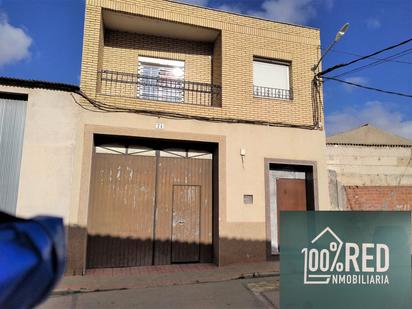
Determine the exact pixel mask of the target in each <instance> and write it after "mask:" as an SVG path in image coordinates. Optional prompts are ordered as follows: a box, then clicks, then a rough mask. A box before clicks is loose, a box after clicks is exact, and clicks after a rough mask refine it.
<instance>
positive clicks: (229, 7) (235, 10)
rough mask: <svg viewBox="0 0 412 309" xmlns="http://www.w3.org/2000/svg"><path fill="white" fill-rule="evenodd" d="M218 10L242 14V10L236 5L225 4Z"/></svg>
mask: <svg viewBox="0 0 412 309" xmlns="http://www.w3.org/2000/svg"><path fill="white" fill-rule="evenodd" d="M218 9H219V10H222V11H225V12H233V13H239V14H241V13H242V9H241V8H240V7H238V6H236V5H230V4H223V5H221V6H219V7H218Z"/></svg>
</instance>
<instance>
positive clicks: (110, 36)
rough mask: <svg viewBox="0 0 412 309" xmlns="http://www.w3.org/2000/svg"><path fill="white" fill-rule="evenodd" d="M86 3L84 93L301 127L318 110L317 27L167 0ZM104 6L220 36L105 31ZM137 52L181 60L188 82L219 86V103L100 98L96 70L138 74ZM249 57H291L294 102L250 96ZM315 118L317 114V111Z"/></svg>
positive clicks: (152, 106) (189, 112) (112, 101)
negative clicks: (199, 38) (209, 39)
mask: <svg viewBox="0 0 412 309" xmlns="http://www.w3.org/2000/svg"><path fill="white" fill-rule="evenodd" d="M86 3H87V5H86V17H85V33H84V49H83V63H82V77H81V88H82V89H83V91H84V92H85V93H86V94H87V95H89V96H90V97H92V98H94V99H96V100H98V101H101V102H104V103H107V104H111V105H118V106H124V107H129V108H139V109H148V110H154V111H165V112H175V113H176V112H179V113H184V114H186V115H192V116H203V117H204V116H206V117H213V118H233V119H242V120H251V121H264V122H272V123H273V122H274V123H285V124H290V125H305V126H310V125H312V124H313V114H314V110H315V109H316V108H315V107H314V106H313V101H312V93H311V81H312V78H313V73H312V72H311V70H310V68H311V66H312V65H313V64H315V63H316V62H317V61H318V58H319V46H320V34H319V31H318V30H317V29H311V28H306V27H301V26H294V25H289V24H284V23H276V22H271V21H266V20H262V19H257V18H251V17H245V16H240V15H236V14H229V13H225V12H219V11H215V10H211V9H204V8H198V7H194V6H190V5H184V4H177V3H174V2H171V1H165V0H154V1H144V0H134V1H131V0H123V1H112V0H87V1H86ZM102 10H113V11H116V12H120V13H125V14H128V15H129V16H130V14H136V15H140V16H147V17H150V18H155V19H161V20H165V21H172V22H178V23H184V24H187V25H192V26H196V27H207V28H212V29H215V30H217V31H219V32H220V33H221V34H220V36H219V37H218V38H217V40H216V41H215V42H214V43H211V44H209V43H199V42H185V41H182V40H176V39H170V38H160V37H149V36H146V35H142V34H131V33H120V32H116V31H111V30H108V29H105V28H104V26H103V25H102ZM102 32H104V33H102ZM138 55H147V56H156V57H164V58H170V59H176V60H185V61H187V62H188V65H187V66H186V68H187V75H186V79H187V80H192V81H200V82H210V81H211V80H212V81H213V82H214V83H215V84H217V85H221V86H222V98H221V101H222V102H221V107H220V106H219V107H208V106H194V105H189V104H186V105H183V104H167V103H164V102H160V103H159V102H154V101H143V100H139V99H138V98H126V97H120V96H104V95H101V94H99V93H98V91H96V90H99V86H100V85H99V82H98V75H97V72H98V71H99V70H101V69H111V70H116V71H120V72H136V66H137V57H138ZM254 56H259V57H267V58H273V59H278V60H285V61H290V62H291V85H292V89H293V96H294V97H293V100H278V99H266V98H256V97H254V96H253V57H254ZM212 58H213V59H212ZM130 96H132V95H130ZM320 116H321V118H322V112H321V115H320Z"/></svg>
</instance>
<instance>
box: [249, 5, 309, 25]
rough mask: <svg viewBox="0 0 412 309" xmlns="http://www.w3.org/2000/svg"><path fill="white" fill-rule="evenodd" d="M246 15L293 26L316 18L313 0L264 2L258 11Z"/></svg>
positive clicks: (251, 11)
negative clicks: (292, 24)
mask: <svg viewBox="0 0 412 309" xmlns="http://www.w3.org/2000/svg"><path fill="white" fill-rule="evenodd" d="M247 14H250V15H254V16H258V17H263V18H267V19H273V20H276V21H283V22H289V23H295V24H305V23H307V22H308V21H309V20H310V19H312V18H313V17H315V16H316V9H315V7H314V6H313V0H265V1H264V2H263V3H262V5H261V8H260V9H259V10H250V11H248V12H247Z"/></svg>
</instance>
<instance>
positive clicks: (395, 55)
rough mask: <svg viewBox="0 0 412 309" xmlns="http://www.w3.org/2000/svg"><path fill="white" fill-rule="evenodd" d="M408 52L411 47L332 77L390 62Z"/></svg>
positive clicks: (411, 51)
mask: <svg viewBox="0 0 412 309" xmlns="http://www.w3.org/2000/svg"><path fill="white" fill-rule="evenodd" d="M410 53H412V48H409V49H406V50H404V51H401V52H399V53H396V54H394V55H391V56H389V57H386V58H383V59H380V60H377V61H374V62H371V63H368V64H366V65H363V66H360V67H357V68H354V69H352V70H350V71H346V72H343V73H341V74H339V75H336V76H333V77H334V78H339V77H342V76H344V75H347V74H350V73H355V72H359V71H363V70H365V69H368V68H371V67H374V66H377V65H379V64H382V63H387V62H390V60H391V59H397V58H400V57H403V56H406V55H408V54H410Z"/></svg>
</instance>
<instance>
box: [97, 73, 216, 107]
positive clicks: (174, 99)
mask: <svg viewBox="0 0 412 309" xmlns="http://www.w3.org/2000/svg"><path fill="white" fill-rule="evenodd" d="M98 80H99V84H100V87H99V88H100V94H102V95H109V96H120V97H129V98H137V99H140V100H151V101H161V102H166V103H177V104H191V105H202V106H220V105H221V103H220V102H221V87H220V86H216V85H213V84H208V83H200V82H193V81H187V80H183V79H173V78H157V77H156V78H155V77H151V76H145V75H140V74H133V73H123V72H116V71H109V70H102V71H99V72H98Z"/></svg>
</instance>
